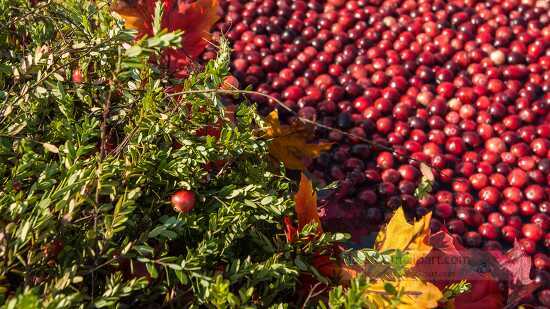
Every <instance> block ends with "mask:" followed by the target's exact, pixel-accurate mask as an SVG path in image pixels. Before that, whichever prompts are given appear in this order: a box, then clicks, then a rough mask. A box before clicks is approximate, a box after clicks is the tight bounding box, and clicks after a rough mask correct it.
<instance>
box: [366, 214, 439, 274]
mask: <svg viewBox="0 0 550 309" xmlns="http://www.w3.org/2000/svg"><path fill="white" fill-rule="evenodd" d="M431 218H432V213H431V212H430V213H428V214H427V215H425V216H424V217H422V218H421V219H420V220H418V221H415V222H413V224H410V223H409V222H407V219H406V218H405V212H404V211H403V208H401V207H400V208H399V209H397V211H396V212H395V214H394V215H393V217H392V218H391V219H390V222H388V224H387V225H386V227H385V228H383V229H382V230H380V232H378V235H377V236H376V242H375V248H376V249H377V250H379V251H381V252H384V251H386V250H392V249H394V250H395V249H399V250H401V251H404V252H406V253H408V254H409V256H410V258H411V262H410V263H409V264H408V267H409V268H410V267H413V266H414V265H415V264H416V262H417V261H418V260H419V259H421V258H422V257H424V256H426V255H428V254H429V253H430V251H431V250H432V247H431V246H430V245H429V244H428V237H429V234H430V233H429V232H430V220H431Z"/></svg>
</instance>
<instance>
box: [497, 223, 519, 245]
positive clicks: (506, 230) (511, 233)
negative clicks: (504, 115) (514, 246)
mask: <svg viewBox="0 0 550 309" xmlns="http://www.w3.org/2000/svg"><path fill="white" fill-rule="evenodd" d="M501 233H502V238H503V239H504V240H505V241H507V242H509V243H513V242H514V241H515V240H516V239H518V238H519V235H520V232H519V230H518V229H517V228H515V227H513V226H510V225H506V226H504V227H503V228H502V230H501Z"/></svg>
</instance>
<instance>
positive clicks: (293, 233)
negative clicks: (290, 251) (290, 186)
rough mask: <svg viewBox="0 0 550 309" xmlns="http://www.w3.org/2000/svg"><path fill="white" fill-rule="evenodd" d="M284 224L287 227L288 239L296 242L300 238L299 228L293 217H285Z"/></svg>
mask: <svg viewBox="0 0 550 309" xmlns="http://www.w3.org/2000/svg"><path fill="white" fill-rule="evenodd" d="M283 224H284V228H285V235H286V241H288V242H294V241H296V238H298V229H296V227H295V226H294V223H292V219H290V217H289V216H285V217H284V218H283Z"/></svg>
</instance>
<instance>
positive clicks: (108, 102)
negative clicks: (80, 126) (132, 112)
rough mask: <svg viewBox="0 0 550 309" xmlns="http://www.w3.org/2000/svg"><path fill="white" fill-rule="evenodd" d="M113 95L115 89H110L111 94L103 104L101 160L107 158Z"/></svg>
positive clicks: (108, 94)
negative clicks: (108, 130) (106, 151)
mask: <svg viewBox="0 0 550 309" xmlns="http://www.w3.org/2000/svg"><path fill="white" fill-rule="evenodd" d="M112 93H113V88H112V87H111V88H109V92H108V93H107V99H106V100H105V104H103V114H102V117H103V120H102V121H101V127H100V128H101V148H100V151H99V156H100V158H101V160H103V159H104V158H105V147H106V146H107V129H108V126H107V120H108V118H109V112H110V110H111V95H112Z"/></svg>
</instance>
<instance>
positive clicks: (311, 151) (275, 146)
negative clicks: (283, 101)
mask: <svg viewBox="0 0 550 309" xmlns="http://www.w3.org/2000/svg"><path fill="white" fill-rule="evenodd" d="M265 121H266V123H267V124H268V125H269V127H268V128H267V129H266V131H265V133H266V134H265V135H266V137H267V138H270V139H271V143H270V144H269V153H270V154H271V156H273V157H274V158H275V159H277V160H279V161H281V162H283V163H284V165H285V166H286V167H287V168H288V169H294V170H304V169H305V168H306V164H305V162H306V161H308V160H311V159H313V158H316V157H318V156H319V155H320V154H321V152H323V151H327V150H329V149H330V147H332V143H319V144H309V143H307V140H308V139H309V138H311V137H312V135H313V130H312V129H311V128H310V127H307V126H305V125H303V124H295V125H292V126H286V125H281V123H280V122H279V113H278V112H277V110H274V111H273V112H271V113H270V114H269V115H268V116H267V117H266V119H265Z"/></svg>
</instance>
